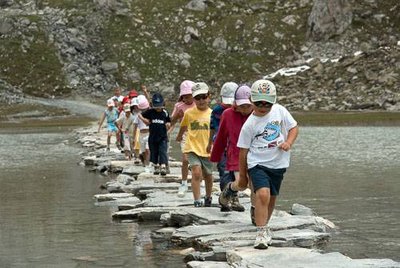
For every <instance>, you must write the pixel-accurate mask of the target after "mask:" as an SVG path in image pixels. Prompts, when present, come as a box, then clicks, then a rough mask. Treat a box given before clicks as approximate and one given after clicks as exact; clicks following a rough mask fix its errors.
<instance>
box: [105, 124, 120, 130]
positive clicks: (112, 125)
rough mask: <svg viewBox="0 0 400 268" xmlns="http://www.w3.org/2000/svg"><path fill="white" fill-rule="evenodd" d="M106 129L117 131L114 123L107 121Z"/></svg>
mask: <svg viewBox="0 0 400 268" xmlns="http://www.w3.org/2000/svg"><path fill="white" fill-rule="evenodd" d="M107 130H108V132H117V130H118V129H117V127H116V126H115V124H114V123H107Z"/></svg>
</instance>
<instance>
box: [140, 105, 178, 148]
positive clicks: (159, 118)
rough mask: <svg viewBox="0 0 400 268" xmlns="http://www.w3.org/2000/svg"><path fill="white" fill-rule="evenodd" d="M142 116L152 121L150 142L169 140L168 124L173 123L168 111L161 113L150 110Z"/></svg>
mask: <svg viewBox="0 0 400 268" xmlns="http://www.w3.org/2000/svg"><path fill="white" fill-rule="evenodd" d="M142 116H143V117H144V118H146V119H149V120H150V125H149V132H150V134H149V142H159V141H161V140H168V133H167V126H166V124H167V123H169V122H171V118H170V117H169V113H168V111H167V110H165V109H162V111H161V112H158V111H157V110H156V109H149V110H146V111H144V112H143V113H142Z"/></svg>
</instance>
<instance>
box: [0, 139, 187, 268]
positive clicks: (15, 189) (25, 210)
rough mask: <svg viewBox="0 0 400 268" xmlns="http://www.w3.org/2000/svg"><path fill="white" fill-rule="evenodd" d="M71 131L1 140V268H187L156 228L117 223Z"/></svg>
mask: <svg viewBox="0 0 400 268" xmlns="http://www.w3.org/2000/svg"><path fill="white" fill-rule="evenodd" d="M69 138H70V136H69V134H68V133H28V134H27V133H21V134H13V135H11V134H0V163H1V164H0V167H1V173H0V185H1V187H0V226H1V227H0V248H1V250H0V267H149V268H151V267H185V266H184V263H183V261H182V256H180V255H179V256H177V255H176V254H174V253H173V252H171V251H169V250H168V249H167V247H166V245H164V244H157V243H152V241H151V238H150V232H151V230H152V229H154V228H159V226H145V225H138V224H137V223H117V222H113V221H112V220H111V213H112V211H113V208H107V207H96V206H95V205H94V200H93V195H94V194H97V193H100V189H99V186H100V185H101V184H102V183H104V182H106V181H107V178H106V177H103V176H101V175H98V174H94V173H90V172H88V170H87V169H85V168H83V167H80V166H78V165H77V162H78V161H79V152H80V151H81V149H80V148H76V147H73V146H70V145H66V144H65V143H67V140H68V139H69Z"/></svg>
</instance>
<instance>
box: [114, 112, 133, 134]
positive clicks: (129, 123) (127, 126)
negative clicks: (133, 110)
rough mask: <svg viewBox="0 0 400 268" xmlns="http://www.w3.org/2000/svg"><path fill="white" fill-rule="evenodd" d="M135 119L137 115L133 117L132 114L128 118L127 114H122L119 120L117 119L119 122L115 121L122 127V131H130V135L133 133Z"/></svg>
mask: <svg viewBox="0 0 400 268" xmlns="http://www.w3.org/2000/svg"><path fill="white" fill-rule="evenodd" d="M135 117H137V115H136V116H135V115H133V114H131V115H130V116H129V118H128V117H126V115H125V112H121V114H120V115H119V118H118V119H117V121H115V122H116V123H117V124H120V125H121V129H122V131H124V132H125V131H128V132H129V133H132V132H133V122H134V120H135Z"/></svg>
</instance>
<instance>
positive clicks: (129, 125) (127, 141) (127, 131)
mask: <svg viewBox="0 0 400 268" xmlns="http://www.w3.org/2000/svg"><path fill="white" fill-rule="evenodd" d="M133 122H134V116H133V115H132V114H131V106H130V104H129V103H126V104H124V112H123V113H121V114H120V117H119V118H118V119H117V120H116V121H115V126H116V127H117V128H118V129H119V131H121V133H122V134H123V135H124V153H125V158H126V159H127V160H131V159H132V152H131V139H132V136H133V135H132V134H133Z"/></svg>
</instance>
